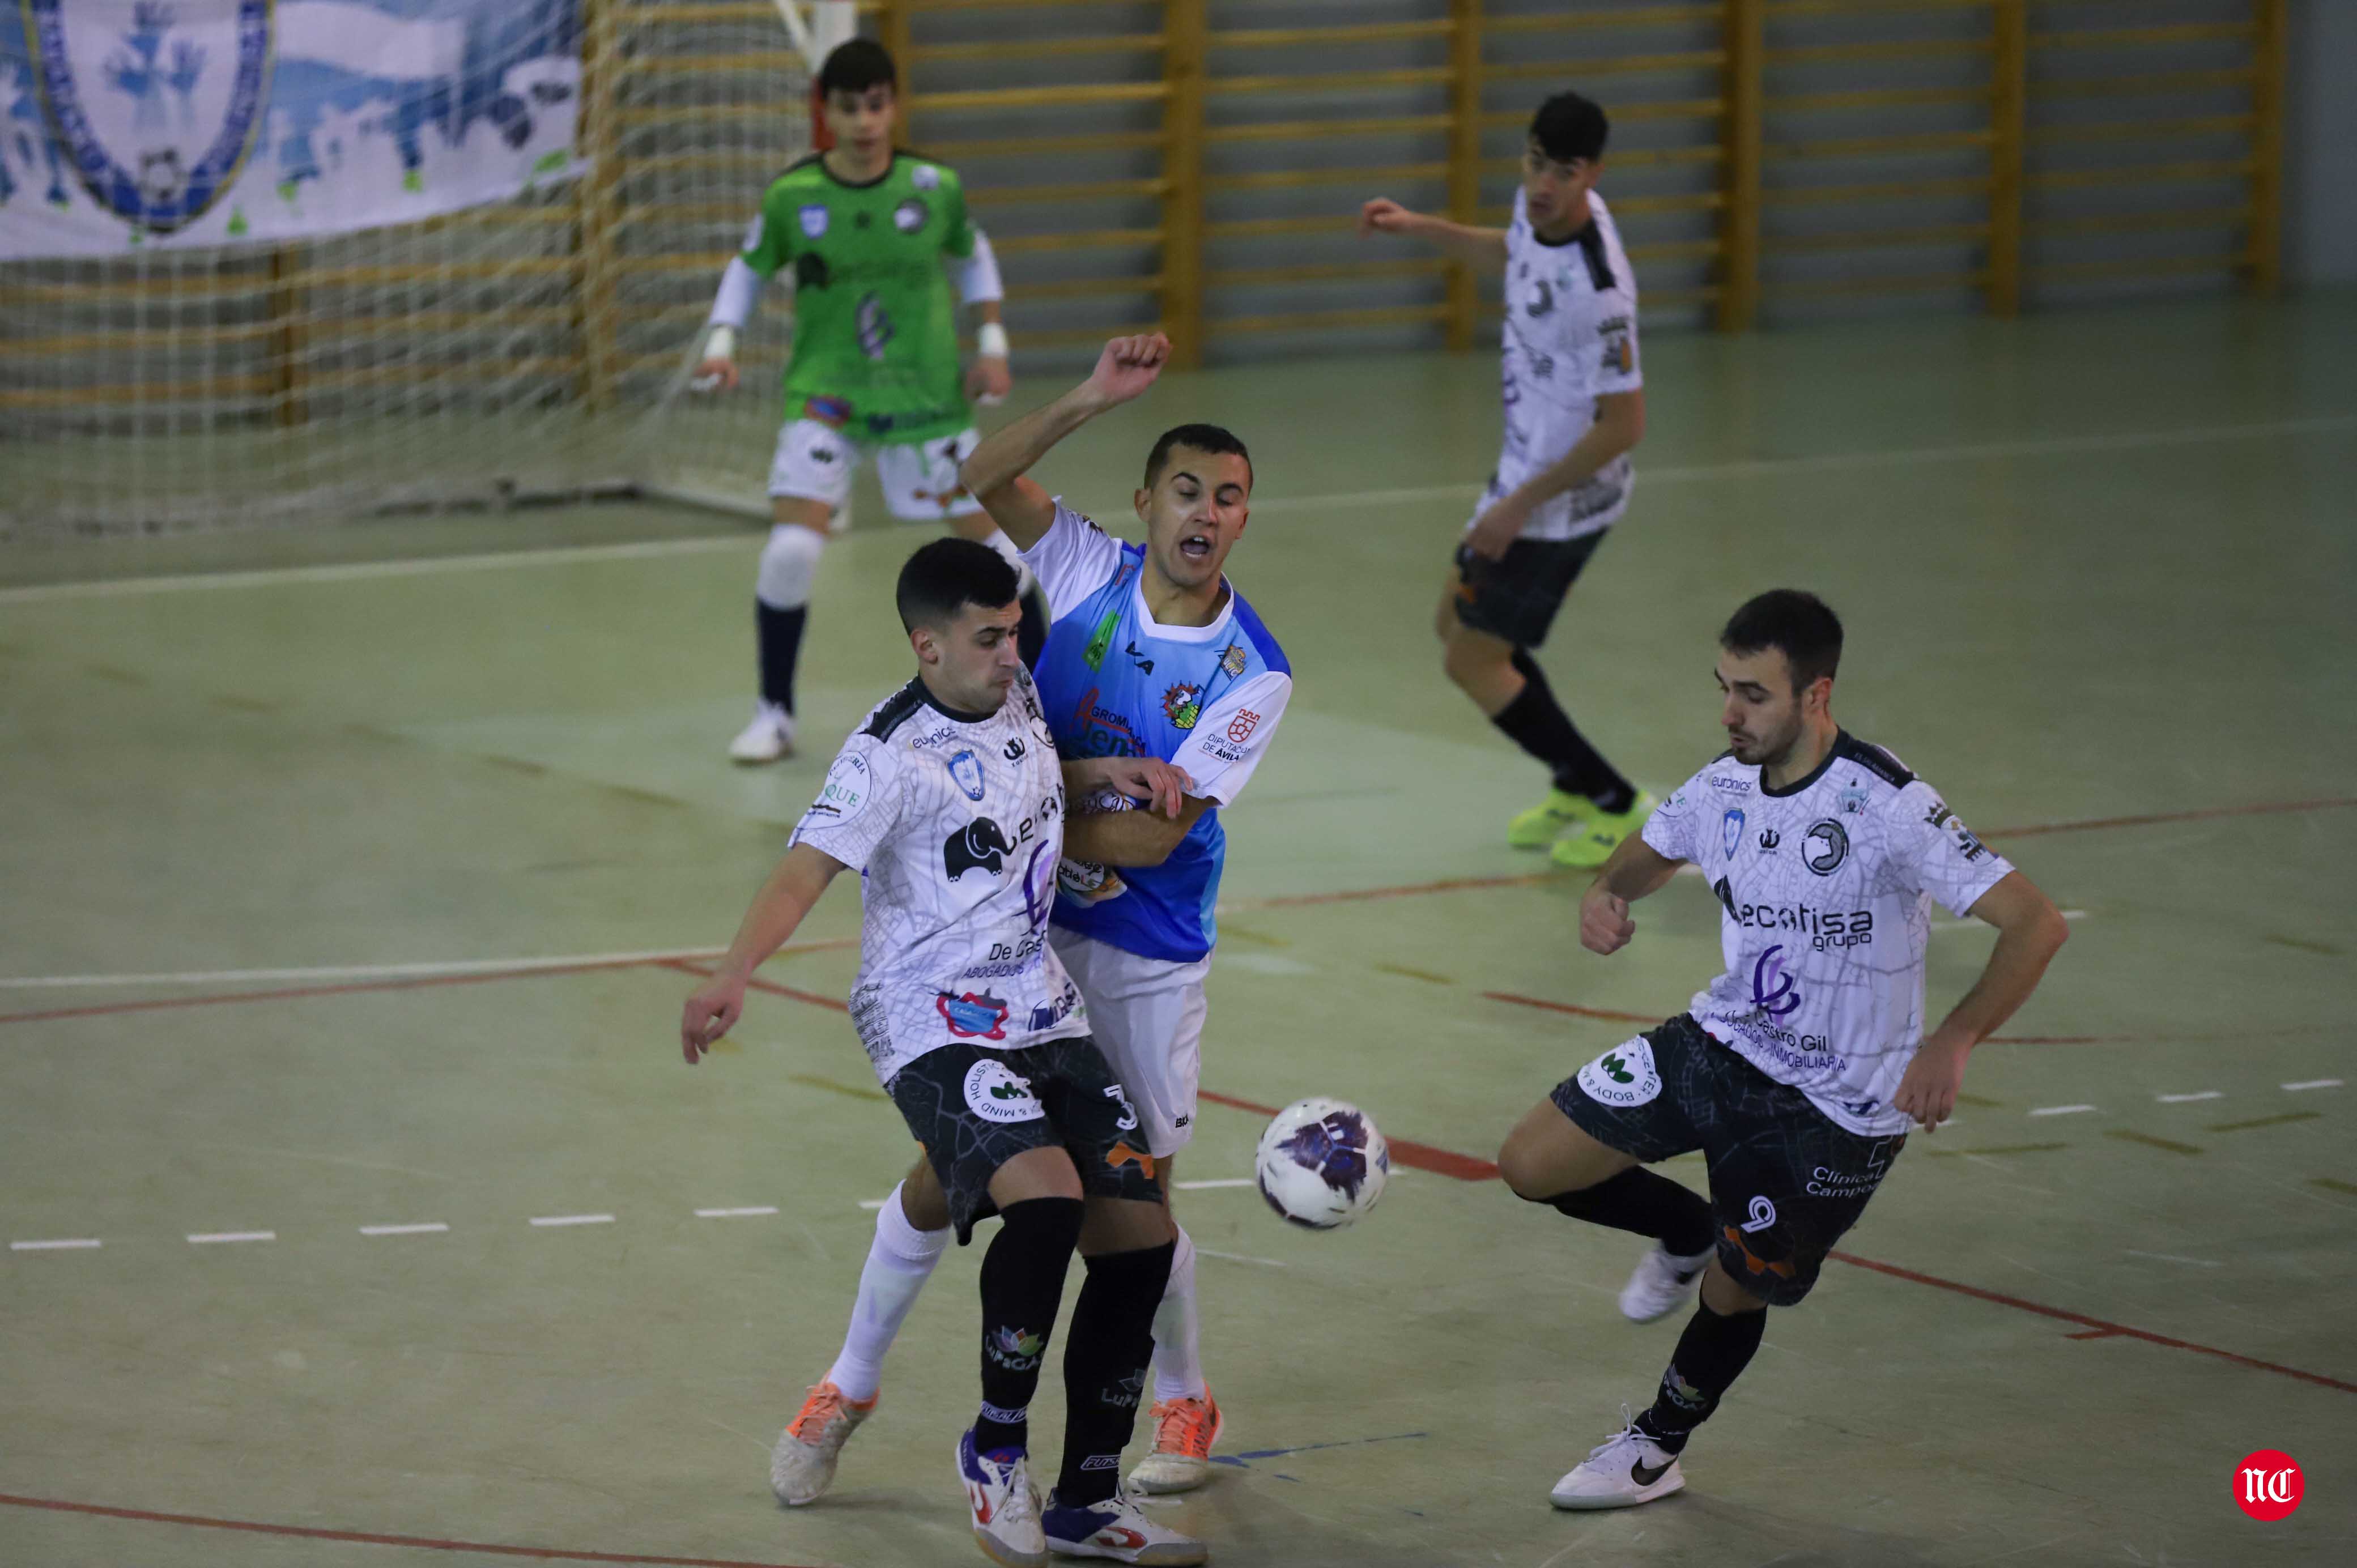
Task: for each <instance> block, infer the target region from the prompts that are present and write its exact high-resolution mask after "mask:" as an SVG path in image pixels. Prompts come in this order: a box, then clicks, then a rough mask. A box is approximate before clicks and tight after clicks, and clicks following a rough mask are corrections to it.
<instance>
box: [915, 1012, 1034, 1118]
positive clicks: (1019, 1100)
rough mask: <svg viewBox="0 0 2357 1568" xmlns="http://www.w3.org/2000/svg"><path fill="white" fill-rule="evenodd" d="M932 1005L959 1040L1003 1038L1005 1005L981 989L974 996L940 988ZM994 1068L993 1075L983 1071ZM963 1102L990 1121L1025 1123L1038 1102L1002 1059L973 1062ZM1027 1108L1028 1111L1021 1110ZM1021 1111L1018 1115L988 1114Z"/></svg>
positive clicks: (1025, 1082) (1031, 1115) (1004, 1033)
mask: <svg viewBox="0 0 2357 1568" xmlns="http://www.w3.org/2000/svg"><path fill="white" fill-rule="evenodd" d="M933 1008H934V1010H935V1011H936V1012H938V1013H940V1014H941V1015H942V1022H943V1023H945V1024H947V1025H948V1026H950V1033H951V1034H952V1035H955V1036H957V1037H958V1038H959V1039H961V1040H1003V1039H1005V1038H1006V1003H1004V1002H1002V1001H1000V1000H999V999H998V998H997V997H996V996H993V995H992V994H991V993H989V992H987V991H985V992H983V993H980V994H979V995H977V994H976V993H974V992H971V991H969V992H967V993H965V994H964V995H963V996H952V995H951V994H950V993H948V992H946V991H944V992H942V993H941V994H939V995H937V996H935V997H934V998H933ZM985 1068H991V1069H996V1073H997V1076H996V1078H993V1077H991V1076H990V1075H988V1074H986V1073H985V1072H984V1070H983V1069H985ZM965 1102H966V1103H967V1104H968V1105H971V1106H973V1107H974V1114H976V1115H978V1116H981V1117H984V1118H985V1119H986V1120H989V1121H992V1122H1028V1121H1030V1120H1031V1118H1032V1117H1034V1116H1037V1115H1039V1101H1036V1100H1034V1099H1032V1098H1031V1085H1030V1083H1029V1082H1028V1080H1026V1079H1019V1078H1017V1077H1016V1076H1015V1075H1014V1074H1013V1073H1012V1072H1010V1071H1008V1070H1007V1069H1006V1065H1005V1064H1004V1063H1002V1062H976V1063H975V1064H974V1070H973V1071H972V1072H969V1073H967V1074H966V1075H965ZM1025 1107H1028V1111H1027V1110H1024V1108H1025ZM993 1109H996V1110H999V1111H1001V1112H1017V1111H1022V1112H1023V1113H1022V1114H1019V1115H1017V1114H1001V1115H996V1116H994V1115H992V1114H991V1112H992V1110H993Z"/></svg>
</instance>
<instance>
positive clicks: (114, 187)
mask: <svg viewBox="0 0 2357 1568" xmlns="http://www.w3.org/2000/svg"><path fill="white" fill-rule="evenodd" d="M214 9H219V7H215V8H214ZM234 10H235V13H236V19H235V24H234V26H235V52H234V53H232V54H231V55H230V57H229V58H228V59H222V60H208V59H206V54H207V51H206V50H205V48H203V47H202V46H200V45H199V44H198V43H197V42H196V41H195V40H194V39H192V38H189V37H188V35H187V34H185V33H183V34H181V35H179V36H178V37H177V38H175V37H174V36H173V31H172V28H173V24H174V22H175V21H176V20H177V19H178V18H177V17H176V16H174V15H173V10H172V7H171V6H169V5H161V4H155V3H146V4H141V5H128V6H124V5H115V6H92V5H69V4H68V3H67V0H25V17H24V19H25V26H26V33H27V40H26V41H27V43H28V44H29V45H30V46H31V52H32V55H33V60H32V66H33V70H32V76H33V79H34V81H35V82H38V85H39V88H40V96H41V98H42V100H43V101H44V102H45V103H46V105H47V107H48V112H49V113H48V119H49V124H50V125H51V126H52V127H53V128H54V129H55V131H56V133H57V136H58V140H59V144H60V145H62V147H63V150H64V153H65V156H66V162H67V163H68V164H69V165H70V166H71V167H72V169H73V172H74V176H75V177H76V178H78V179H79V180H81V185H82V188H83V189H85V190H87V191H89V192H90V196H91V200H93V201H95V202H97V203H98V204H99V205H100V206H101V207H103V208H105V209H107V210H108V211H110V212H112V213H113V214H114V215H115V216H116V217H118V218H121V219H123V220H125V221H126V222H130V223H135V224H137V225H138V226H139V227H140V228H142V229H144V230H146V231H149V232H151V233H156V234H168V233H171V232H172V231H175V230H177V229H182V228H186V227H187V226H188V224H190V223H193V222H195V221H196V220H198V219H199V218H201V217H203V216H204V215H205V214H206V213H207V212H208V211H210V210H211V209H212V207H213V205H214V204H215V203H216V202H218V201H219V200H220V199H221V197H222V196H223V195H225V194H226V193H227V192H228V190H229V188H230V186H231V184H232V183H234V182H235V181H236V179H237V176H238V171H239V170H240V169H241V168H242V167H243V166H244V164H245V160H246V157H247V156H248V155H250V154H251V153H252V152H253V147H254V144H255V142H256V141H257V140H258V139H259V138H260V136H261V134H262V130H263V122H264V98H265V96H266V95H267V90H268V84H269V81H270V57H271V52H272V48H271V44H272V39H271V33H272V5H271V0H238V3H237V5H235V6H234ZM125 12H128V13H129V17H128V21H129V25H128V27H124V13H125ZM167 42H168V47H167ZM27 86H28V88H29V86H30V84H27ZM99 86H103V87H104V88H105V89H106V91H103V92H99V91H91V89H93V88H95V87H99ZM26 97H27V109H29V106H30V105H29V99H30V92H29V91H27V94H26ZM27 156H31V155H30V154H29V153H27Z"/></svg>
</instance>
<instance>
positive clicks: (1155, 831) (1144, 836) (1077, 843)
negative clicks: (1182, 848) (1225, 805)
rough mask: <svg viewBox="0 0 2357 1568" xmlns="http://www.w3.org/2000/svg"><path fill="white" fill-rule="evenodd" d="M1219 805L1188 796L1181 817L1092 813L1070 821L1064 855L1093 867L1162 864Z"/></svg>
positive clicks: (1122, 812) (1185, 798)
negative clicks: (1196, 825)
mask: <svg viewBox="0 0 2357 1568" xmlns="http://www.w3.org/2000/svg"><path fill="white" fill-rule="evenodd" d="M1218 803H1219V802H1218V801H1216V800H1206V799H1204V798H1203V797H1202V796H1200V795H1188V796H1185V797H1183V798H1182V799H1181V800H1179V814H1178V815H1177V816H1174V817H1166V816H1163V815H1161V814H1160V813H1159V812H1157V811H1092V812H1089V813H1086V814H1085V815H1082V816H1076V817H1071V818H1067V819H1066V820H1065V822H1064V854H1065V855H1066V857H1067V858H1069V859H1072V860H1085V861H1087V862H1088V863H1089V864H1090V865H1125V866H1136V865H1161V864H1162V863H1163V862H1164V861H1166V860H1168V859H1169V858H1170V852H1171V851H1172V850H1174V849H1177V848H1178V847H1179V845H1180V844H1181V843H1185V842H1186V838H1187V835H1188V834H1189V833H1190V832H1194V831H1195V824H1196V822H1200V820H1201V819H1202V815H1203V813H1204V812H1205V811H1210V810H1211V808H1212V807H1213V806H1215V805H1217V804H1218Z"/></svg>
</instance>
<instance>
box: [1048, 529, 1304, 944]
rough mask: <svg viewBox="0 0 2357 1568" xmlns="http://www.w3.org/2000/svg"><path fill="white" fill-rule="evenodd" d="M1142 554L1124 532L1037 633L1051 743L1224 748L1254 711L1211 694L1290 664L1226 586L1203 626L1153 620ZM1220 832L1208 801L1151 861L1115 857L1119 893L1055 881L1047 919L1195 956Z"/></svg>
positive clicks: (1220, 858)
mask: <svg viewBox="0 0 2357 1568" xmlns="http://www.w3.org/2000/svg"><path fill="white" fill-rule="evenodd" d="M1144 561H1145V551H1144V549H1143V547H1141V546H1139V545H1135V544H1123V545H1122V546H1121V555H1120V562H1119V565H1118V566H1117V568H1116V569H1115V571H1114V575H1113V576H1112V577H1111V578H1110V579H1108V580H1107V581H1106V582H1105V583H1104V584H1103V585H1102V586H1100V587H1098V588H1097V589H1096V590H1095V591H1094V592H1093V593H1091V594H1090V595H1088V596H1087V597H1085V598H1083V599H1082V600H1081V601H1080V602H1079V603H1078V604H1077V605H1075V606H1074V607H1072V608H1071V609H1069V610H1067V611H1065V612H1064V613H1063V614H1062V615H1060V616H1059V617H1058V618H1057V619H1056V623H1055V626H1054V628H1052V629H1051V630H1050V631H1049V634H1048V641H1047V645H1046V647H1045V648H1043V649H1042V650H1040V653H1039V664H1038V666H1037V679H1038V682H1039V698H1040V703H1041V705H1042V706H1043V707H1045V708H1046V710H1047V714H1048V727H1049V730H1050V731H1051V732H1053V734H1054V735H1055V737H1056V749H1057V752H1058V753H1059V754H1060V755H1061V756H1063V757H1068V758H1075V759H1077V758H1082V757H1161V758H1162V759H1164V760H1165V761H1171V760H1175V759H1177V758H1178V757H1179V753H1180V752H1181V751H1184V750H1188V749H1189V748H1190V747H1192V748H1193V749H1194V750H1196V751H1197V752H1198V753H1199V754H1200V753H1201V752H1203V751H1205V750H1208V751H1209V752H1210V754H1211V756H1212V757H1231V756H1232V748H1235V747H1241V746H1243V743H1245V742H1246V741H1248V740H1250V739H1251V738H1252V736H1253V731H1254V726H1255V725H1257V724H1258V723H1259V722H1260V720H1259V717H1258V715H1256V714H1254V713H1252V712H1249V711H1246V712H1243V713H1241V714H1239V713H1237V712H1236V711H1235V710H1234V704H1233V703H1223V701H1222V699H1223V698H1224V697H1226V696H1227V695H1228V694H1229V693H1233V692H1235V691H1237V690H1238V689H1239V688H1242V687H1243V686H1244V685H1245V684H1246V683H1248V682H1253V681H1254V678H1255V677H1258V676H1261V675H1265V674H1275V675H1282V676H1286V677H1288V678H1289V677H1290V675H1291V673H1292V668H1293V667H1292V666H1291V665H1290V664H1288V663H1287V662H1286V658H1285V652H1284V650H1282V649H1280V648H1278V647H1277V645H1276V639H1275V638H1273V637H1271V636H1270V635H1269V633H1268V628H1266V627H1265V626H1264V625H1262V624H1261V619H1260V617H1258V616H1257V615H1254V613H1253V608H1252V607H1251V606H1250V605H1249V604H1246V603H1245V602H1244V598H1243V595H1241V594H1238V593H1236V592H1235V591H1234V589H1233V587H1232V586H1231V587H1230V590H1229V610H1228V612H1227V613H1226V614H1224V615H1222V617H1221V618H1220V619H1219V620H1218V621H1217V622H1215V623H1213V624H1212V625H1211V626H1210V627H1157V626H1155V625H1154V624H1153V623H1152V622H1151V621H1149V620H1148V619H1147V618H1146V613H1145V606H1144V601H1143V599H1142V598H1141V596H1139V594H1138V591H1137V582H1138V574H1139V571H1140V570H1141V567H1142V565H1143V563H1144ZM1269 716H1270V718H1271V720H1272V721H1273V720H1274V718H1275V714H1270V715H1269ZM1264 738H1265V737H1264ZM1179 765H1180V766H1182V767H1184V766H1186V764H1185V763H1183V762H1181V763H1180V764H1179ZM1227 843H1228V840H1227V833H1226V832H1224V831H1223V830H1222V828H1221V826H1220V813H1219V808H1218V807H1217V806H1213V807H1212V808H1211V809H1210V810H1208V811H1205V812H1204V813H1203V814H1202V815H1201V816H1200V818H1198V819H1196V822H1195V825H1194V827H1193V828H1191V829H1190V830H1189V832H1188V834H1187V836H1186V837H1185V838H1184V839H1182V840H1181V841H1179V846H1178V847H1177V848H1176V849H1174V850H1172V851H1171V852H1170V854H1169V857H1168V859H1166V860H1165V861H1163V863H1162V864H1161V865H1138V866H1123V867H1121V868H1119V870H1118V872H1117V874H1116V875H1118V877H1119V879H1120V881H1121V883H1122V884H1123V885H1124V891H1122V892H1120V893H1119V894H1118V895H1116V896H1114V897H1104V898H1101V899H1098V900H1096V901H1093V902H1092V901H1089V900H1087V899H1084V898H1082V897H1076V896H1075V895H1074V894H1073V893H1072V892H1071V889H1070V888H1069V887H1066V888H1061V889H1060V890H1059V892H1058V894H1057V897H1056V907H1055V912H1054V914H1053V916H1052V917H1051V918H1052V920H1053V923H1054V924H1056V925H1058V926H1060V927H1062V928H1064V929H1067V930H1071V931H1077V932H1079V933H1081V934H1082V935H1083V936H1087V937H1093V938H1094V939H1096V940H1099V941H1102V942H1104V943H1106V944H1108V945H1110V946H1113V947H1117V948H1120V949H1121V950H1123V951H1125V952H1132V953H1135V954H1137V955H1139V956H1140V957H1142V958H1152V959H1163V960H1168V961H1172V962H1178V963H1189V962H1192V961H1195V960H1197V959H1200V958H1202V957H1204V956H1206V955H1207V954H1209V953H1210V952H1211V946H1212V944H1213V943H1214V942H1215V941H1217V940H1219V930H1218V927H1217V924H1216V923H1215V921H1214V919H1213V917H1212V906H1213V904H1214V903H1216V902H1217V901H1218V898H1219V896H1220V872H1221V868H1222V864H1223V863H1224V861H1225V859H1226V856H1227Z"/></svg>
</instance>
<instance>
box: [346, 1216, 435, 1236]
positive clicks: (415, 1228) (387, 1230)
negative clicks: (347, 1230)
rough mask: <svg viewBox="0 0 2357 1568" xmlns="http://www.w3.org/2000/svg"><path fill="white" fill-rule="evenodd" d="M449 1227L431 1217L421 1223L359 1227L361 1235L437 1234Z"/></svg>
mask: <svg viewBox="0 0 2357 1568" xmlns="http://www.w3.org/2000/svg"><path fill="white" fill-rule="evenodd" d="M449 1229H450V1227H448V1226H447V1225H445V1224H443V1223H442V1222H441V1221H440V1220H438V1219H432V1220H428V1221H426V1222H425V1224H422V1225H363V1226H361V1235H363V1236H438V1235H440V1234H442V1233H443V1232H444V1231H446V1230H449Z"/></svg>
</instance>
